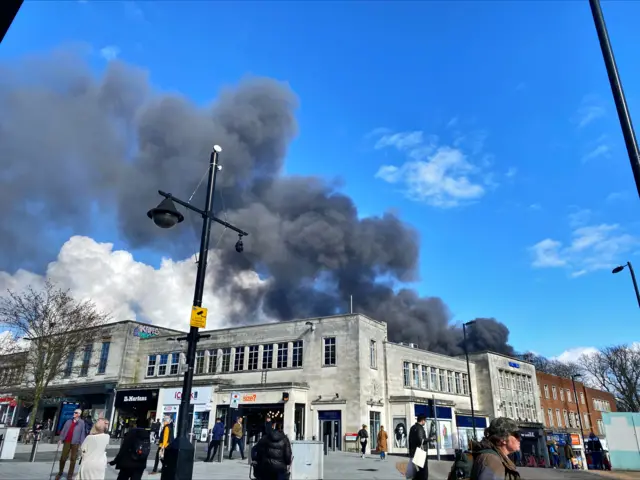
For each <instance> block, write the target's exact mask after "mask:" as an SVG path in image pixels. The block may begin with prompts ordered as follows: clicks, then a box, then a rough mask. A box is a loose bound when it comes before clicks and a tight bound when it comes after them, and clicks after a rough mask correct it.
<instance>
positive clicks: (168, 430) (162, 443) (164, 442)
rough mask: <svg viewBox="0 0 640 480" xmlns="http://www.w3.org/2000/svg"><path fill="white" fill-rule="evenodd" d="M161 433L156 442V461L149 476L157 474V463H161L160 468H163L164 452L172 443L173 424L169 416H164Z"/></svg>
mask: <svg viewBox="0 0 640 480" xmlns="http://www.w3.org/2000/svg"><path fill="white" fill-rule="evenodd" d="M163 424H164V425H163V427H162V432H161V433H160V439H159V440H158V450H156V461H155V462H154V463H153V470H152V471H151V475H155V474H157V473H158V463H159V462H160V461H162V468H164V450H165V448H167V447H168V446H169V444H170V443H171V442H172V441H173V422H172V421H171V417H170V416H168V415H167V416H165V417H164V419H163Z"/></svg>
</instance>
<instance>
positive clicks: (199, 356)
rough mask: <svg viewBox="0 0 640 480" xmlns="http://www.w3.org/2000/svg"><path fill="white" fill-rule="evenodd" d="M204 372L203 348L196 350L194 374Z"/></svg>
mask: <svg viewBox="0 0 640 480" xmlns="http://www.w3.org/2000/svg"><path fill="white" fill-rule="evenodd" d="M202 373H204V350H198V351H197V352H196V375H200V374H202Z"/></svg>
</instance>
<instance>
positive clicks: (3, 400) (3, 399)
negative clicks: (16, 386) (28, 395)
mask: <svg viewBox="0 0 640 480" xmlns="http://www.w3.org/2000/svg"><path fill="white" fill-rule="evenodd" d="M15 401H16V399H15V398H13V397H0V403H15Z"/></svg>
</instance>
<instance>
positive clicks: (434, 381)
mask: <svg viewBox="0 0 640 480" xmlns="http://www.w3.org/2000/svg"><path fill="white" fill-rule="evenodd" d="M431 389H432V390H436V391H437V390H439V389H438V369H437V368H436V367H431Z"/></svg>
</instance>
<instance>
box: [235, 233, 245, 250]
mask: <svg viewBox="0 0 640 480" xmlns="http://www.w3.org/2000/svg"><path fill="white" fill-rule="evenodd" d="M243 251H244V245H243V243H242V235H240V237H239V238H238V241H237V242H236V252H238V253H242V252H243Z"/></svg>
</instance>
